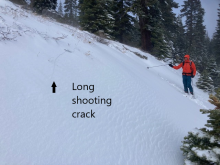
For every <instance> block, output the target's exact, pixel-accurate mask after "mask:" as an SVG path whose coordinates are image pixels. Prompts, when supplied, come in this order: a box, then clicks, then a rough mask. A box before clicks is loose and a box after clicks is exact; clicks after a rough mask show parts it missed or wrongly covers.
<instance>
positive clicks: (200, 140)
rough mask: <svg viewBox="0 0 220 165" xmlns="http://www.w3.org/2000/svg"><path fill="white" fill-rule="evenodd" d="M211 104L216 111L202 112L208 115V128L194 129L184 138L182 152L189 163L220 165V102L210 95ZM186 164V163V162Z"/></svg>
mask: <svg viewBox="0 0 220 165" xmlns="http://www.w3.org/2000/svg"><path fill="white" fill-rule="evenodd" d="M209 98H210V100H209V102H210V103H211V104H213V105H215V106H216V108H215V109H214V110H203V109H201V110H200V111H201V112H202V114H208V117H209V120H207V124H205V126H206V127H208V128H209V129H207V128H202V129H197V128H196V129H194V130H193V131H191V132H189V134H188V136H186V137H184V141H183V142H182V143H183V145H182V146H181V150H182V151H183V154H184V155H185V156H186V160H188V163H189V162H191V163H192V162H193V163H197V164H201V165H219V164H220V129H219V123H220V102H219V100H218V98H216V97H215V96H212V95H210V96H209ZM185 163H186V161H185Z"/></svg>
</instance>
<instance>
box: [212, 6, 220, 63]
mask: <svg viewBox="0 0 220 165" xmlns="http://www.w3.org/2000/svg"><path fill="white" fill-rule="evenodd" d="M213 42H214V43H213V44H214V47H213V48H214V54H215V57H216V61H217V63H218V65H219V64H220V4H219V9H218V20H217V27H216V32H215V33H214V37H213Z"/></svg>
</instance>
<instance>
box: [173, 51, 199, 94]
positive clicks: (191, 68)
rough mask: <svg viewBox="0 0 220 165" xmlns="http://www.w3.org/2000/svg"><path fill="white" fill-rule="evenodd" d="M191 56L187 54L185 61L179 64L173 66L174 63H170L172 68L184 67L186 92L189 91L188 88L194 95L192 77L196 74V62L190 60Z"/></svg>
mask: <svg viewBox="0 0 220 165" xmlns="http://www.w3.org/2000/svg"><path fill="white" fill-rule="evenodd" d="M189 58H190V56H189V55H185V56H184V61H183V62H182V63H180V64H179V65H178V66H173V65H172V64H169V66H170V67H171V68H174V69H180V68H181V67H182V68H183V73H182V75H183V85H184V91H185V93H188V88H189V91H190V93H191V94H192V95H193V88H192V85H191V78H194V77H195V75H196V65H195V64H194V62H192V61H190V60H189Z"/></svg>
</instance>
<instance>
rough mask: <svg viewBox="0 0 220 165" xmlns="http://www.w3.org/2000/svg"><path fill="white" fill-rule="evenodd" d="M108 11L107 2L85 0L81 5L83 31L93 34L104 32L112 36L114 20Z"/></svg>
mask: <svg viewBox="0 0 220 165" xmlns="http://www.w3.org/2000/svg"><path fill="white" fill-rule="evenodd" d="M107 9H108V6H107V3H106V0H100V1H96V0H83V2H81V3H79V10H80V13H79V14H80V15H79V19H80V25H81V27H82V28H83V30H87V31H89V32H92V33H96V32H98V31H103V32H104V33H105V34H110V33H111V28H110V27H111V25H112V24H113V23H112V21H113V20H112V16H111V15H110V14H109V13H108V10H107Z"/></svg>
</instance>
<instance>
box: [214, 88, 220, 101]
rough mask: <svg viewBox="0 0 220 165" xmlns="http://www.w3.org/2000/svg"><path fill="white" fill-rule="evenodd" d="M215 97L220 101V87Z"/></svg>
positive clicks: (216, 90)
mask: <svg viewBox="0 0 220 165" xmlns="http://www.w3.org/2000/svg"><path fill="white" fill-rule="evenodd" d="M215 97H217V98H218V99H220V87H218V88H216V89H215Z"/></svg>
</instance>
